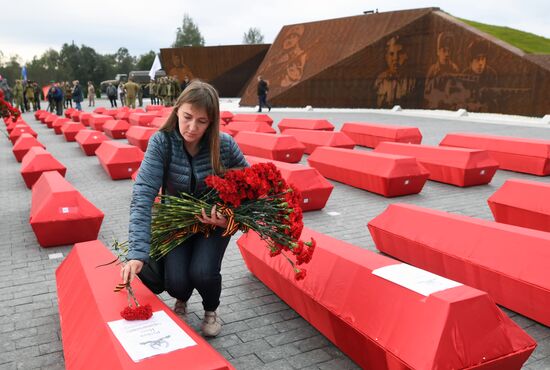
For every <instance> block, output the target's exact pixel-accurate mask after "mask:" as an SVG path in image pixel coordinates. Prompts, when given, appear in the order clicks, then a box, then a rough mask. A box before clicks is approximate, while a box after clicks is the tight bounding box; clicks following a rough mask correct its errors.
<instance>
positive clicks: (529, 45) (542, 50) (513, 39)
mask: <svg viewBox="0 0 550 370" xmlns="http://www.w3.org/2000/svg"><path fill="white" fill-rule="evenodd" d="M458 19H460V20H461V21H462V22H464V23H467V24H469V25H470V26H472V27H475V28H477V29H478V30H480V31H483V32H485V33H488V34H489V35H492V36H494V37H496V38H498V39H501V40H502V41H504V42H507V43H509V44H510V45H513V46H515V47H517V48H519V49H521V50H523V51H524V52H526V53H529V54H550V39H547V38H545V37H542V36H538V35H535V34H533V33H529V32H524V31H520V30H516V29H513V28H509V27H503V26H493V25H490V24H484V23H479V22H474V21H470V20H468V19H462V18H458Z"/></svg>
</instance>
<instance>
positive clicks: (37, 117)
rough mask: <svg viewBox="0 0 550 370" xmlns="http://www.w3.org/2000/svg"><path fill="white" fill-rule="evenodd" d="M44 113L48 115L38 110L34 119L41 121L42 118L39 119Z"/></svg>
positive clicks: (42, 110)
mask: <svg viewBox="0 0 550 370" xmlns="http://www.w3.org/2000/svg"><path fill="white" fill-rule="evenodd" d="M44 113H46V111H45V110H44V109H39V110H37V111H36V112H34V119H36V120H37V121H39V120H40V117H39V116H40V115H41V114H44Z"/></svg>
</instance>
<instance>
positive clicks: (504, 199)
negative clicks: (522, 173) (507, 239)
mask: <svg viewBox="0 0 550 370" xmlns="http://www.w3.org/2000/svg"><path fill="white" fill-rule="evenodd" d="M548 199H550V184H545V183H541V182H537V181H527V180H519V179H510V180H506V182H505V183H504V185H502V186H501V187H500V188H499V189H498V190H497V191H496V192H495V193H494V194H493V195H491V197H490V198H489V199H488V200H487V202H488V203H489V207H490V208H491V211H492V212H493V217H494V218H495V221H496V222H501V223H504V224H510V225H517V226H522V227H527V228H530V229H536V230H542V231H548V232H550V204H549V203H548Z"/></svg>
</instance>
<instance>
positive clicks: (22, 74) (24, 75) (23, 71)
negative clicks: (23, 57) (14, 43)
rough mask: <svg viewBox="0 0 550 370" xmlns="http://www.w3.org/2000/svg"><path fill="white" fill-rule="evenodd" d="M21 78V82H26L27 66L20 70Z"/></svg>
mask: <svg viewBox="0 0 550 370" xmlns="http://www.w3.org/2000/svg"><path fill="white" fill-rule="evenodd" d="M21 76H22V77H23V81H27V66H23V68H21Z"/></svg>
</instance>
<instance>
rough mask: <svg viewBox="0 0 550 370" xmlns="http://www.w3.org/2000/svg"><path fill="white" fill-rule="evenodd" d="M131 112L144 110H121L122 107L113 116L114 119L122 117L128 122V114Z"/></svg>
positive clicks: (142, 111)
mask: <svg viewBox="0 0 550 370" xmlns="http://www.w3.org/2000/svg"><path fill="white" fill-rule="evenodd" d="M132 113H145V111H144V110H143V109H139V108H138V109H126V110H122V109H119V110H118V112H117V114H116V115H115V116H114V117H115V118H116V119H122V120H125V121H126V122H129V119H130V114H132Z"/></svg>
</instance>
